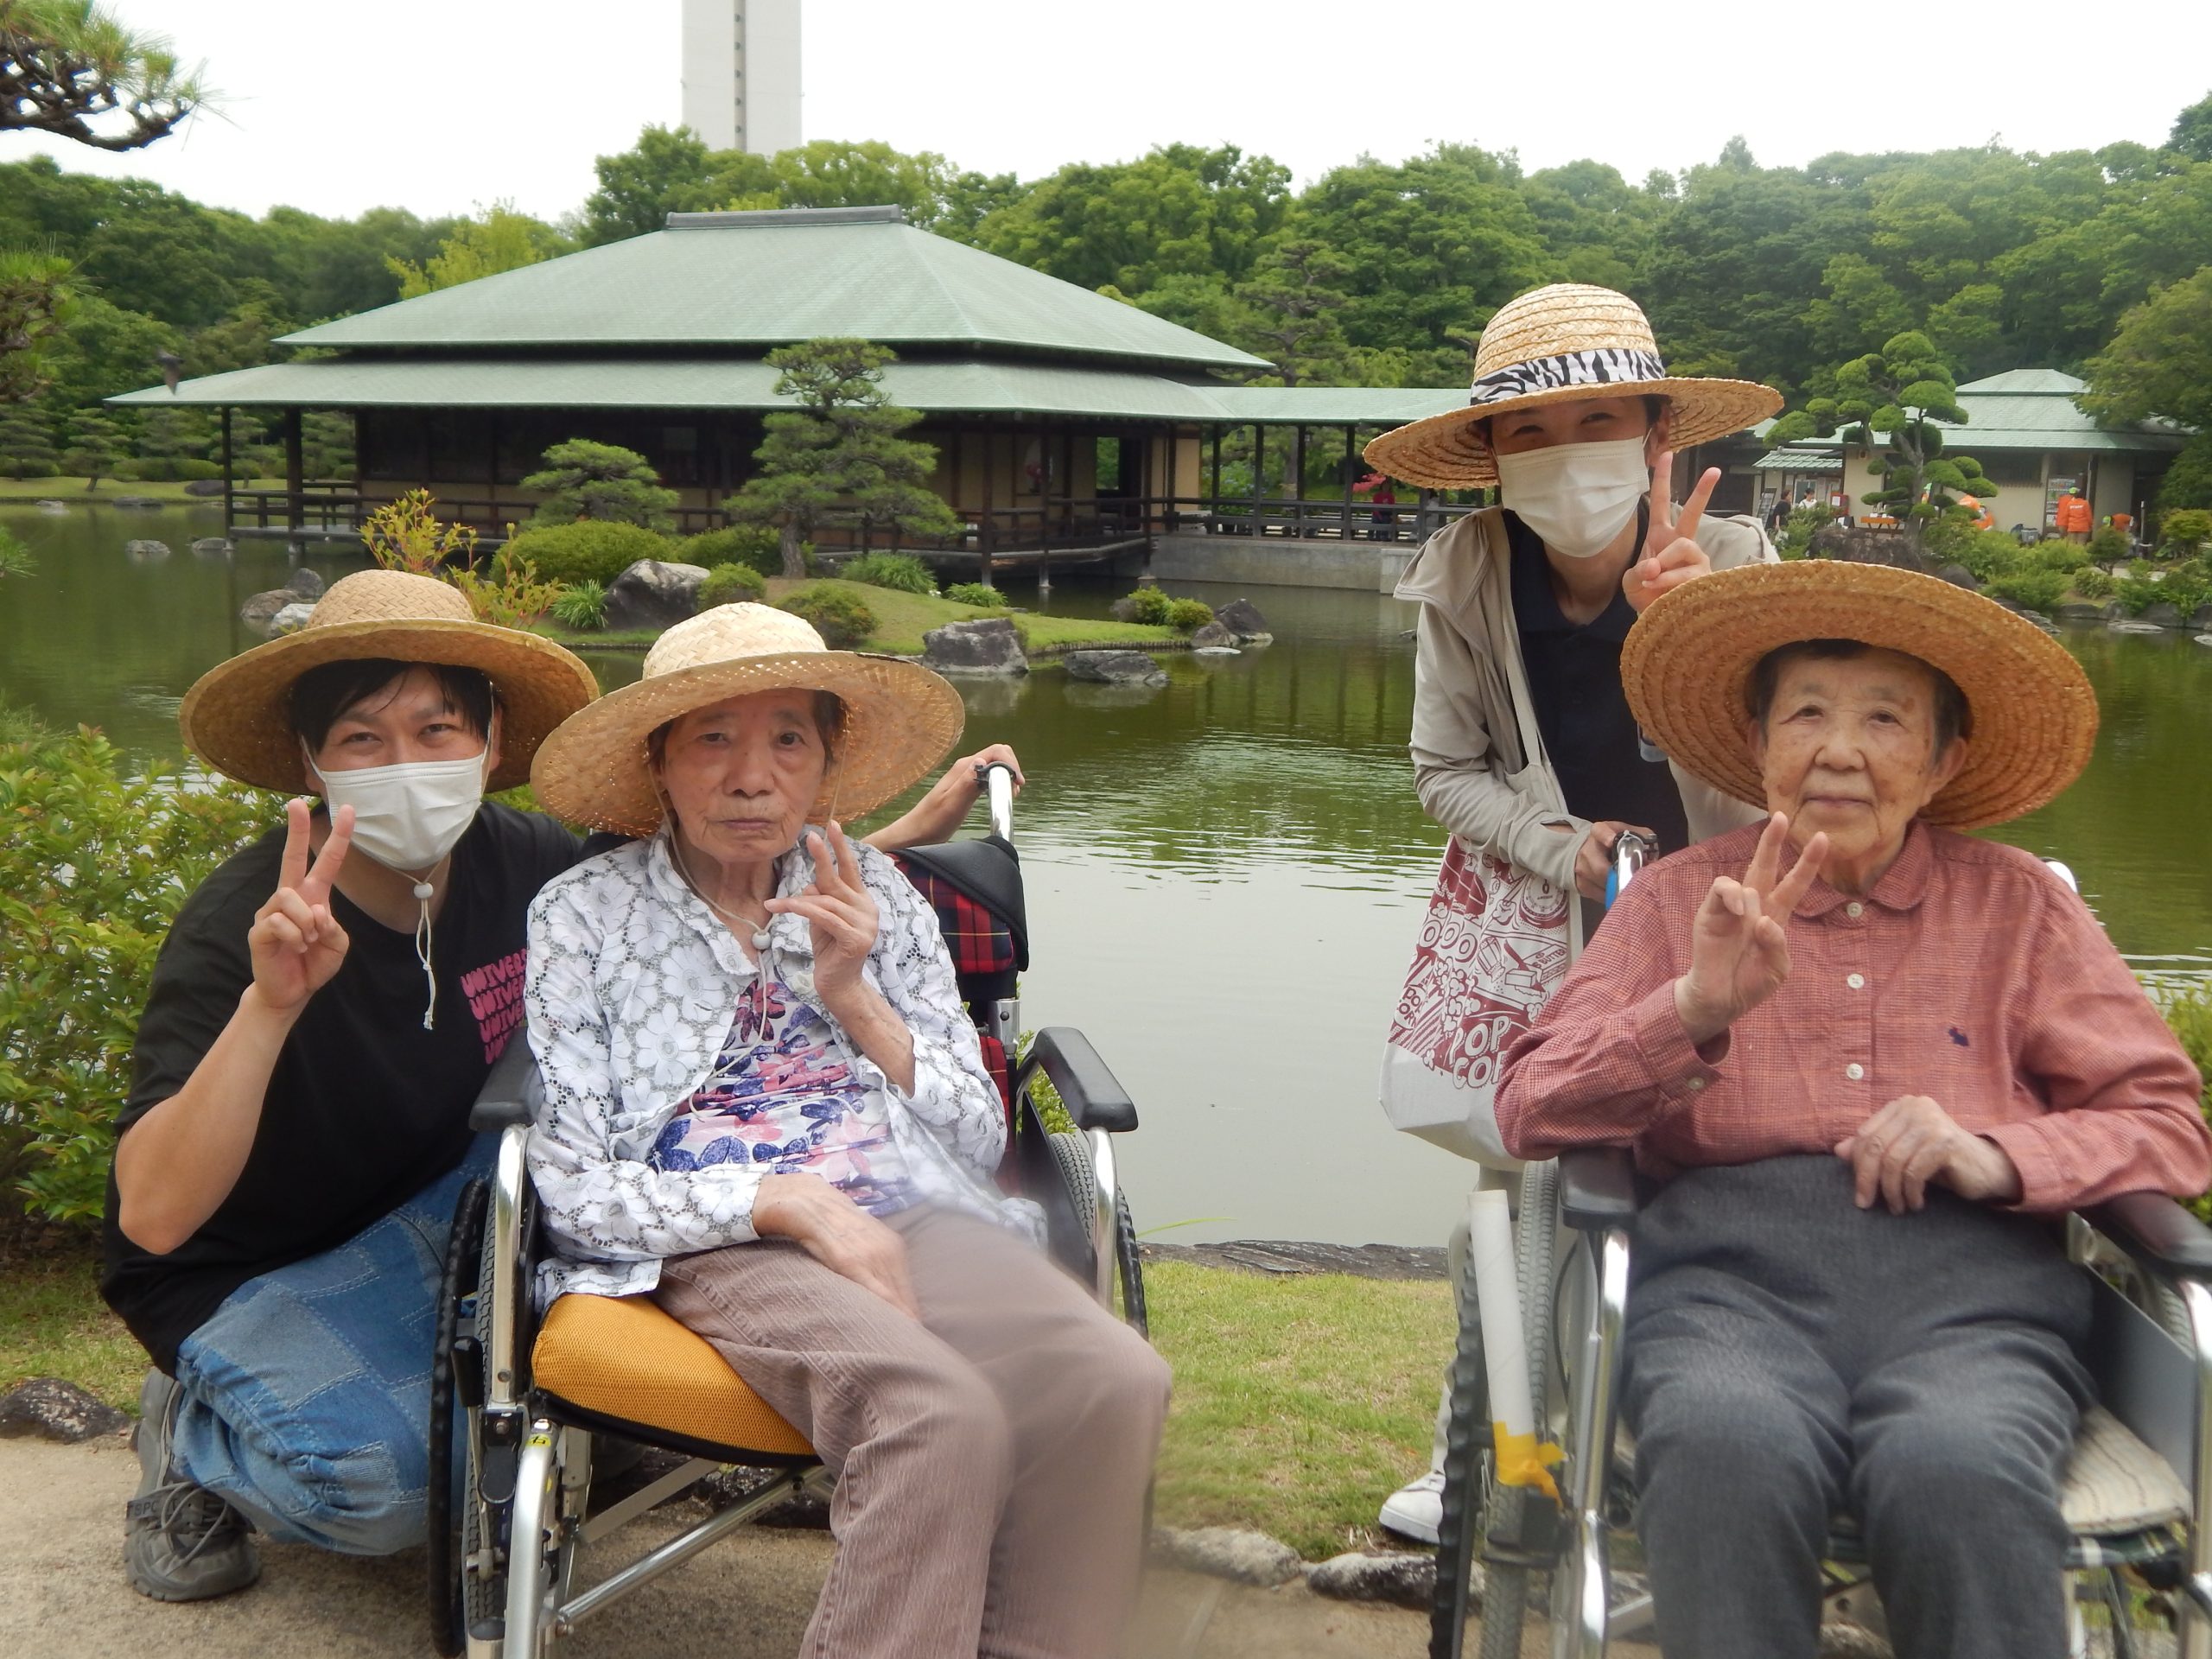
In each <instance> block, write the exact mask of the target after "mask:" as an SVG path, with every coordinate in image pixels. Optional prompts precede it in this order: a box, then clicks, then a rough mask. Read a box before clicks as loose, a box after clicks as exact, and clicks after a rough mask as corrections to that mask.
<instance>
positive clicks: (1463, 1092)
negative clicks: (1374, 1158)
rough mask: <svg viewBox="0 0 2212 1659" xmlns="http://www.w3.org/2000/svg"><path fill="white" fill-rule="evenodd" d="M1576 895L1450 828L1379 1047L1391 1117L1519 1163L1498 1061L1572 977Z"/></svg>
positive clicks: (1427, 1135) (1482, 1155) (1504, 1163)
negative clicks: (1509, 1146)
mask: <svg viewBox="0 0 2212 1659" xmlns="http://www.w3.org/2000/svg"><path fill="white" fill-rule="evenodd" d="M1572 903H1573V896H1572V895H1571V894H1570V893H1567V892H1565V891H1563V890H1562V889H1560V888H1559V887H1554V886H1553V885H1552V884H1551V883H1550V882H1548V881H1547V880H1544V879H1543V878H1542V877H1541V876H1537V875H1532V874H1529V872H1528V871H1526V870H1523V869H1520V868H1516V867H1515V866H1513V865H1511V864H1509V863H1507V862H1506V861H1504V860H1503V859H1501V858H1497V857H1494V856H1492V855H1490V854H1488V853H1471V852H1469V851H1467V850H1466V849H1465V847H1463V846H1461V845H1460V842H1459V837H1458V836H1453V837H1452V842H1451V845H1450V846H1449V847H1448V848H1447V849H1446V851H1445V854H1444V868H1443V869H1442V870H1441V871H1440V872H1439V873H1438V874H1437V878H1436V891H1435V893H1433V895H1432V896H1431V898H1430V899H1429V902H1428V914H1427V918H1426V919H1425V920H1424V921H1423V923H1422V925H1421V942H1420V944H1418V945H1417V946H1416V947H1415V948H1414V962H1413V966H1412V968H1411V969H1408V971H1407V974H1406V983H1405V988H1404V989H1403V990H1402V991H1401V992H1400V993H1399V995H1398V1006H1397V1010H1396V1012H1395V1014H1393V1015H1392V1016H1391V1020H1390V1036H1389V1043H1388V1045H1387V1046H1385V1047H1384V1049H1383V1081H1382V1094H1383V1112H1384V1114H1385V1115H1386V1116H1388V1117H1389V1120H1390V1125H1391V1127H1392V1128H1397V1129H1402V1130H1404V1131H1405V1132H1406V1133H1407V1134H1408V1135H1419V1136H1420V1137H1421V1139H1422V1140H1424V1141H1434V1142H1435V1143H1436V1144H1437V1145H1438V1146H1440V1147H1445V1148H1446V1150H1448V1151H1452V1152H1456V1153H1458V1154H1459V1155H1460V1156H1461V1157H1462V1158H1471V1159H1473V1160H1475V1161H1476V1162H1478V1163H1480V1164H1486V1165H1489V1166H1491V1167H1492V1168H1503V1169H1517V1168H1518V1167H1520V1163H1519V1160H1516V1159H1515V1158H1513V1157H1512V1156H1511V1155H1510V1154H1508V1153H1507V1152H1506V1150H1505V1145H1504V1142H1503V1141H1501V1140H1500V1139H1499V1138H1498V1133H1497V1109H1496V1106H1497V1084H1498V1072H1499V1069H1500V1066H1501V1065H1502V1063H1503V1059H1504V1058H1505V1051H1506V1050H1507V1049H1508V1048H1509V1047H1510V1046H1512V1043H1513V1039H1515V1038H1516V1037H1518V1036H1519V1035H1520V1034H1521V1033H1522V1032H1524V1031H1526V1030H1528V1028H1529V1027H1530V1026H1531V1025H1533V1024H1534V1023H1535V1018H1536V1015H1537V1014H1538V1013H1539V1012H1540V1011H1541V1009H1542V1007H1543V1006H1544V1002H1545V1000H1546V999H1547V998H1548V997H1549V996H1550V995H1551V994H1552V992H1553V991H1554V990H1555V989H1557V988H1558V986H1559V982H1560V980H1562V979H1564V978H1565V977H1566V976H1567V956H1568V944H1567V926H1568V906H1570V905H1571V904H1572Z"/></svg>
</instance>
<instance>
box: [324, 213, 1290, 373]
mask: <svg viewBox="0 0 2212 1659" xmlns="http://www.w3.org/2000/svg"><path fill="white" fill-rule="evenodd" d="M832 334H834V335H848V336H857V337H859V338H861V339H863V340H874V341H877V342H878V343H879V344H881V345H885V346H892V347H893V348H894V349H900V350H903V349H905V348H908V347H919V346H934V347H940V348H959V349H966V350H971V351H972V350H978V349H981V350H987V351H1004V352H1010V353H1020V354H1024V355H1032V354H1042V355H1049V356H1055V357H1061V356H1076V357H1084V358H1103V359H1124V360H1142V361H1149V362H1153V363H1157V364H1160V365H1176V366H1179V367H1191V368H1226V369H1246V370H1249V369H1255V368H1265V367H1266V366H1267V365H1266V363H1265V362H1264V361H1263V360H1262V359H1259V358H1256V357H1254V356H1253V355H1251V354H1250V353H1248V352H1241V351H1238V350H1237V349H1236V347H1235V346H1227V345H1224V344H1223V343H1222V342H1221V341H1219V340H1211V339H1209V338H1207V337H1206V336H1205V335H1204V334H1198V333H1196V332H1195V331H1193V330H1192V329H1189V328H1185V327H1179V326H1178V325H1177V324H1175V323H1172V322H1168V321H1165V320H1163V319H1161V318H1159V317H1155V316H1153V315H1150V314H1149V313H1147V312H1144V311H1140V310H1138V309H1137V308H1135V306H1132V305H1125V304H1123V303H1122V302H1119V301H1117V300H1109V299H1108V298H1106V297H1105V296H1103V295H1100V294H1095V293H1092V292H1091V291H1090V289H1084V288H1078V287H1077V286H1076V285H1075V284H1074V283H1065V282H1062V281H1061V280H1060V279H1059V278H1058V277H1048V276H1046V275H1045V273H1044V272H1042V271H1039V270H1031V269H1029V267H1027V265H1018V264H1014V263H1013V262H1012V261H1011V260H1007V259H1001V258H1000V257H997V256H996V255H995V254H989V253H985V252H983V251H982V250H981V249H980V248H971V247H968V246H966V245H963V244H961V243H958V242H952V241H948V240H947V239H946V238H944V237H940V236H932V235H931V234H930V233H929V232H926V231H919V230H917V229H915V228H914V227H913V226H911V225H908V224H906V223H905V222H904V221H903V220H902V219H900V218H899V212H898V210H897V209H896V208H889V207H884V208H874V207H860V208H824V209H818V210H811V211H810V210H806V209H782V210H777V211H772V212H766V213H671V214H670V215H669V223H668V228H667V229H666V230H663V231H656V232H652V234H650V235H646V236H639V237H632V238H630V239H629V240H628V241H625V242H614V243H610V244H608V245H606V246H604V247H597V248H588V249H586V250H584V251H582V252H581V253H571V254H567V255H564V256H563V257H561V258H558V259H549V260H546V261H545V262H544V263H543V264H536V265H525V266H524V267H523V268H522V269H521V270H510V271H503V272H501V273H500V274H499V275H498V276H496V277H481V278H480V279H478V280H477V281H475V282H473V283H462V284H461V286H459V287H457V288H448V289H440V290H439V291H438V292H436V293H435V294H425V295H423V296H419V297H417V298H416V299H411V300H402V301H400V302H398V303H397V304H396V305H387V306H382V307H379V308H378V309H376V310H374V311H365V312H362V313H361V314H360V315H357V316H351V317H344V318H340V320H339V321H335V322H327V323H323V324H321V325H320V326H318V327H313V328H306V329H302V330H301V331H300V332H299V333H298V334H289V335H287V336H286V337H285V339H286V341H287V343H289V344H292V345H299V346H335V347H354V348H359V347H371V348H379V349H386V350H400V349H404V350H415V351H428V350H454V351H457V350H467V349H472V348H473V349H477V350H487V349H488V350H499V349H518V350H527V349H536V350H548V349H550V350H555V351H575V350H578V349H583V350H590V349H594V348H599V349H607V348H614V349H619V348H621V347H624V346H630V347H638V346H656V347H669V348H677V349H681V348H687V347H688V348H691V349H695V350H696V349H698V348H701V347H729V346H735V347H744V348H750V349H754V350H766V348H768V347H771V346H779V345H785V344H788V343H790V342H791V341H793V340H810V339H813V338H816V337H817V336H821V335H832Z"/></svg>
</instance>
